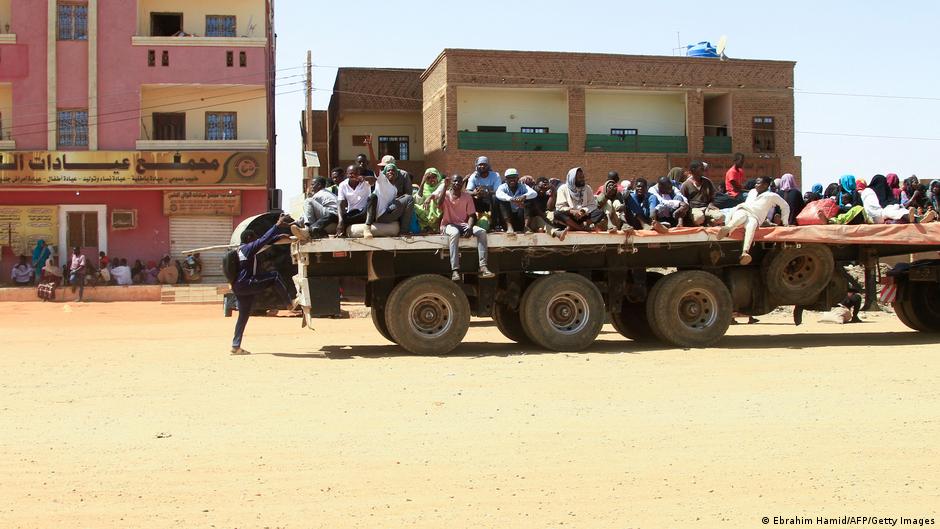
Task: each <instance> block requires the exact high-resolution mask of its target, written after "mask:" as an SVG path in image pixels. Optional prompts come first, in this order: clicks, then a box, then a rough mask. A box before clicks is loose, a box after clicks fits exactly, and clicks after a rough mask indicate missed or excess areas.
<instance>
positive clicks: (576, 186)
mask: <svg viewBox="0 0 940 529" xmlns="http://www.w3.org/2000/svg"><path fill="white" fill-rule="evenodd" d="M603 221H604V210H602V209H598V207H597V199H595V198H594V195H593V194H592V193H591V190H590V189H589V188H588V187H587V185H586V184H585V178H584V170H583V169H582V168H580V167H574V168H572V169H571V170H569V171H568V177H567V183H565V184H563V185H561V186H559V187H558V198H557V199H556V201H555V217H554V223H555V226H557V227H559V228H567V229H568V230H571V231H596V229H597V228H596V226H597V224H599V223H601V222H603Z"/></svg>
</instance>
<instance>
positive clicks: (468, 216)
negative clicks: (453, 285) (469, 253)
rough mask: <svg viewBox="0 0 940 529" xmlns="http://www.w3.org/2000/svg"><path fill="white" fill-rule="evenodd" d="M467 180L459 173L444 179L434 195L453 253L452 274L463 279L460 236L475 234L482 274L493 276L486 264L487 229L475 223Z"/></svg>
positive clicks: (475, 212) (448, 249)
mask: <svg viewBox="0 0 940 529" xmlns="http://www.w3.org/2000/svg"><path fill="white" fill-rule="evenodd" d="M465 183H466V180H465V179H464V177H462V176H460V175H454V176H452V177H448V178H445V179H444V183H443V184H442V185H441V186H440V187H439V188H438V189H437V191H435V192H434V195H433V198H434V200H436V201H437V204H438V206H439V207H440V208H441V233H443V234H444V235H446V236H447V251H448V252H449V255H450V270H451V274H450V278H451V279H453V280H454V281H460V280H461V277H460V237H466V238H470V237H476V239H477V253H478V256H479V259H480V277H481V278H484V279H488V278H491V277H494V274H493V273H492V272H490V270H489V268H487V267H486V259H487V246H486V230H484V229H483V228H481V227H479V226H476V225H475V224H476V221H477V211H476V207H475V206H474V204H473V197H472V196H471V195H470V194H469V193H466V192H464V184H465Z"/></svg>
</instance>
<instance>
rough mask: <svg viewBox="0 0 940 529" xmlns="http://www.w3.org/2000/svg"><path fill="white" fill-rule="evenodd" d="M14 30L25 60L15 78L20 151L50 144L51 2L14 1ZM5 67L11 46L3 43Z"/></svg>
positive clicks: (17, 137) (15, 104)
mask: <svg viewBox="0 0 940 529" xmlns="http://www.w3.org/2000/svg"><path fill="white" fill-rule="evenodd" d="M12 12H13V19H12V20H13V21H12V28H11V30H12V32H13V33H15V34H16V45H15V46H16V47H17V48H19V55H20V60H25V64H24V65H23V66H24V68H23V69H22V75H20V76H17V77H16V78H14V79H12V81H13V114H14V115H15V117H14V128H13V131H12V133H13V137H14V138H15V139H16V148H17V149H18V150H34V149H35V150H43V149H46V147H47V139H48V138H47V130H48V129H49V126H50V124H49V123H48V121H49V116H48V114H47V108H46V107H47V102H48V93H47V86H48V79H47V77H46V75H45V72H46V57H47V53H46V52H47V21H48V13H47V12H48V5H47V4H46V3H45V2H37V1H35V0H13V2H12ZM2 47H3V48H4V49H3V64H4V67H3V68H0V75H2V70H5V69H6V67H7V60H8V55H9V54H8V53H7V52H8V49H7V48H9V47H10V46H9V45H3V46H2Z"/></svg>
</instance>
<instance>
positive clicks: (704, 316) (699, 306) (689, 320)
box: [677, 288, 718, 329]
mask: <svg viewBox="0 0 940 529" xmlns="http://www.w3.org/2000/svg"><path fill="white" fill-rule="evenodd" d="M717 308H718V301H717V300H716V299H715V296H714V294H712V293H711V292H708V291H706V290H702V289H699V288H695V289H691V290H688V291H686V292H685V294H683V295H682V296H681V297H680V298H679V304H678V307H677V310H678V312H679V321H681V322H682V324H683V325H685V326H686V327H688V328H690V329H707V328H708V327H711V326H712V325H714V324H715V322H716V321H717V320H718V310H717Z"/></svg>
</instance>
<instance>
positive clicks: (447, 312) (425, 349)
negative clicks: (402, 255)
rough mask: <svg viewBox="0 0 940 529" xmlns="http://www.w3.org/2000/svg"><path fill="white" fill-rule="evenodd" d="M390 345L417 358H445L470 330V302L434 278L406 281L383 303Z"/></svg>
mask: <svg viewBox="0 0 940 529" xmlns="http://www.w3.org/2000/svg"><path fill="white" fill-rule="evenodd" d="M384 308H385V309H386V310H385V311H383V312H386V314H394V317H386V318H385V323H386V324H387V325H388V332H389V334H391V336H392V339H393V340H392V341H394V342H395V343H397V344H398V345H400V346H402V347H403V348H405V350H407V351H409V352H411V353H414V354H419V355H430V354H447V353H449V352H451V351H453V350H454V348H455V347H457V346H458V345H460V342H461V341H463V337H464V336H466V335H467V329H468V328H470V302H469V301H467V296H466V294H464V293H463V291H462V290H461V289H460V287H459V286H458V285H457V284H455V283H454V282H453V281H449V280H447V279H446V278H444V277H441V276H439V275H436V274H423V275H419V276H414V277H411V278H408V279H406V280H404V281H402V282H401V283H399V284H398V285H397V286H395V288H394V289H392V292H391V294H390V295H389V296H388V300H387V301H386V303H385V307H384Z"/></svg>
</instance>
